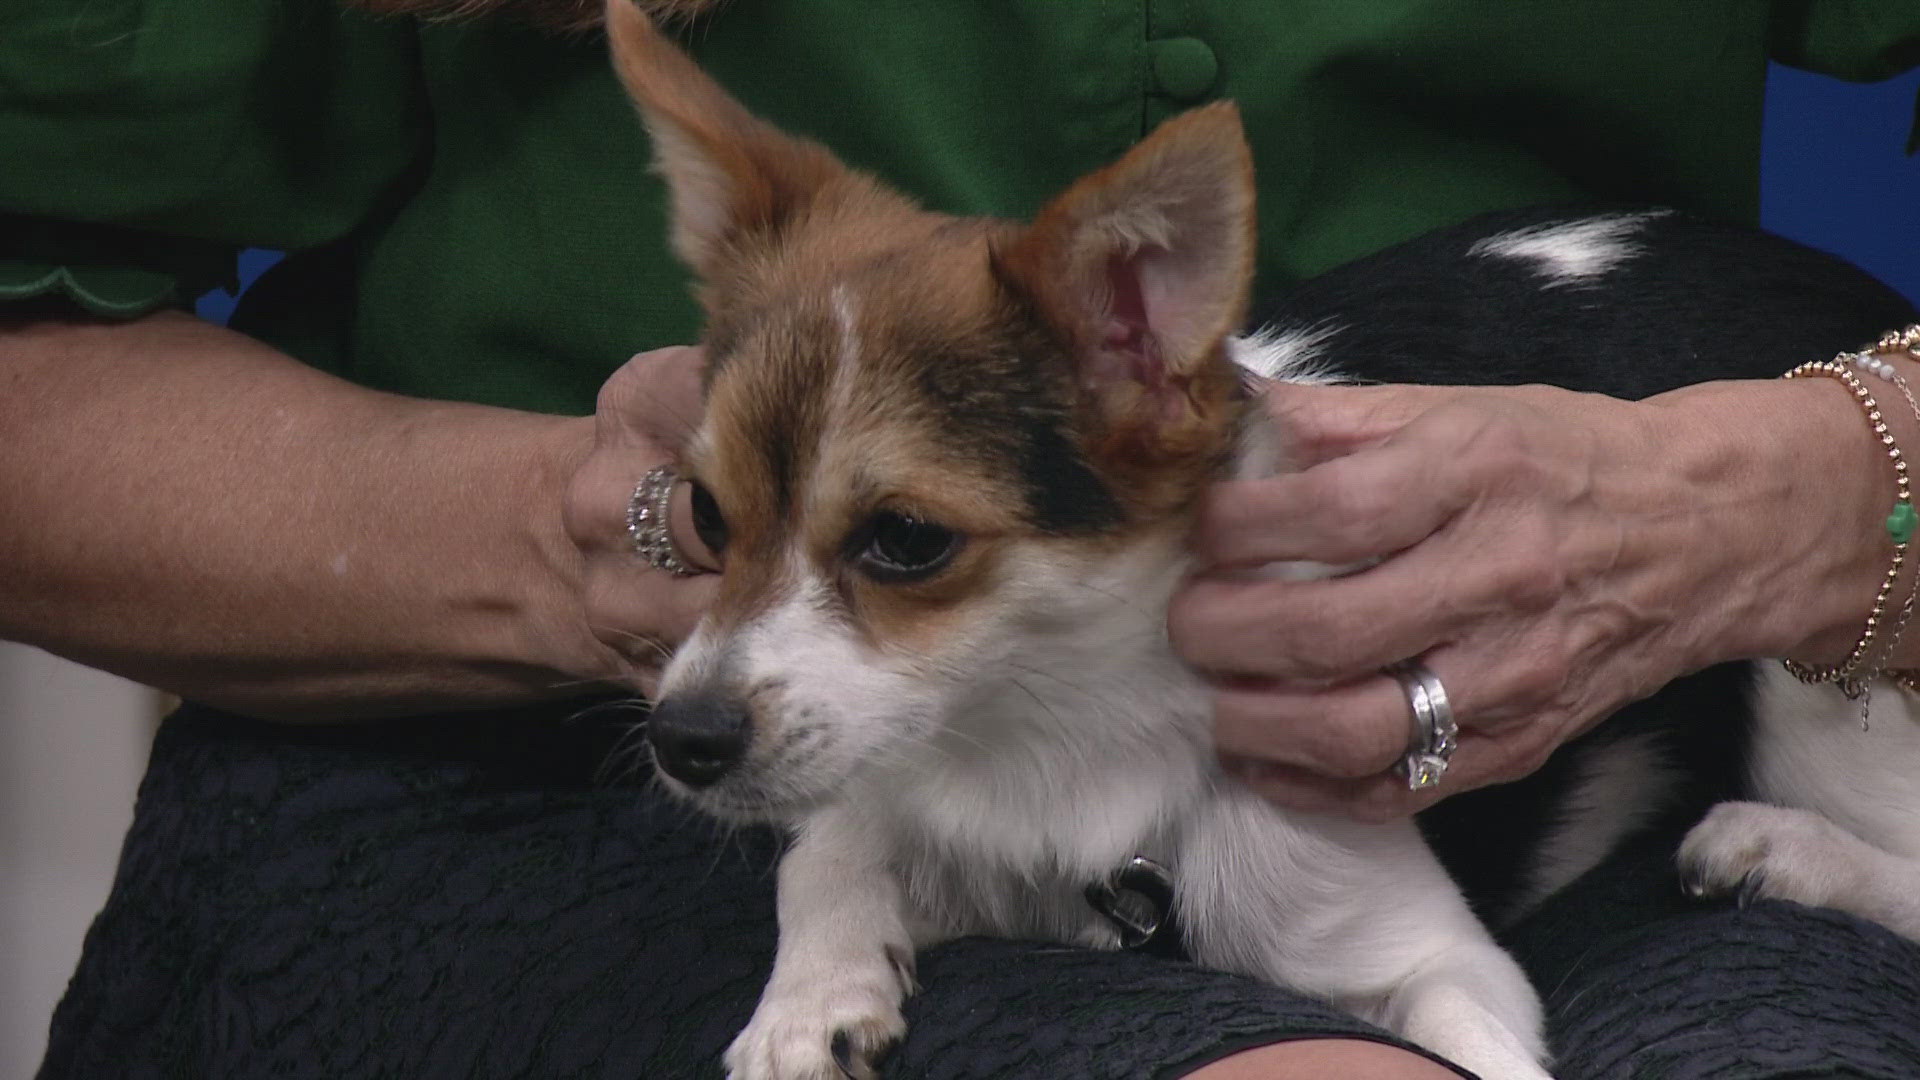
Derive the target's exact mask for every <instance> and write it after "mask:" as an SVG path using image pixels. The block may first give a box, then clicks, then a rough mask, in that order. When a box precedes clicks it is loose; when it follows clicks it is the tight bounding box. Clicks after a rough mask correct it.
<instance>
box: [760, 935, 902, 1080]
mask: <svg viewBox="0 0 1920 1080" xmlns="http://www.w3.org/2000/svg"><path fill="white" fill-rule="evenodd" d="M912 989H913V970H912V961H911V960H907V961H905V962H901V961H899V960H898V959H897V958H896V956H895V954H894V951H893V950H888V955H887V958H886V960H885V961H884V962H883V963H880V964H863V965H859V966H857V967H856V966H846V967H842V968H840V969H839V970H837V971H835V972H833V973H832V974H823V975H822V976H821V977H818V978H814V979H810V980H808V981H806V982H804V983H799V982H794V981H789V982H785V983H784V984H783V985H769V986H768V987H767V992H766V993H765V994H763V995H761V998H760V1005H759V1007H758V1008H756V1009H754V1011H753V1019H752V1020H751V1021H750V1022H749V1023H748V1024H747V1026H746V1028H745V1029H743V1030H742V1031H741V1032H740V1034H739V1036H738V1037H736V1038H735V1039H734V1040H733V1045H732V1046H729V1047H728V1048H727V1055H726V1064H727V1075H728V1077H729V1078H730V1080H843V1078H845V1077H853V1078H855V1080H871V1078H872V1077H873V1076H875V1075H876V1074H875V1071H874V1066H875V1063H876V1062H878V1061H879V1059H880V1056H881V1055H882V1054H884V1053H885V1052H886V1051H887V1049H888V1048H889V1047H891V1046H892V1045H893V1044H894V1043H896V1042H898V1041H899V1040H900V1037H901V1036H902V1035H905V1034H906V1031H907V1022H906V1019H905V1018H904V1017H902V1016H901V1015H900V1003H901V1002H902V1001H903V1000H905V998H906V996H907V994H908V993H910V992H911V991H912Z"/></svg>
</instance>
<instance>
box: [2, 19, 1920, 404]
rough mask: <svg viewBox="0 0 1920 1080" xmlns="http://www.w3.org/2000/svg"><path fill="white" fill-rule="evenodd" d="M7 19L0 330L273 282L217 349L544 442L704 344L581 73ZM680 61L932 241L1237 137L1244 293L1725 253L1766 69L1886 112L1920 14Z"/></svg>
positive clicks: (785, 46) (1470, 26)
mask: <svg viewBox="0 0 1920 1080" xmlns="http://www.w3.org/2000/svg"><path fill="white" fill-rule="evenodd" d="M4 9H5V10H4V12H0V300H9V299H20V298H26V297H34V296H41V295H45V294H55V295H64V296H65V297H67V298H70V299H71V300H72V301H73V302H75V303H78V304H79V305H81V306H83V307H85V308H87V309H88V310H90V311H93V312H95V313H98V314H104V315H112V316H126V315H133V314H137V313H141V312H144V311H148V310H151V309H153V308H155V307H157V306H161V305H165V304H169V303H178V302H181V301H182V300H183V299H186V298H190V297H192V296H194V295H196V294H197V293H198V292H199V291H201V290H203V289H205V288H207V287H211V286H213V285H217V284H220V283H221V282H223V281H225V280H226V279H227V278H228V277H229V275H230V274H231V267H232V257H233V253H234V251H235V249H237V248H240V247H244V246H263V247H273V248H282V249H286V250H288V251H289V252H291V257H290V258H289V259H288V260H287V262H286V263H285V264H283V266H282V267H281V268H280V269H277V270H276V271H275V272H274V273H272V274H270V275H269V277H268V280H267V282H266V283H265V284H264V285H263V286H262V287H261V288H260V289H259V290H258V291H257V294H256V295H254V296H252V297H250V300H249V303H248V304H247V305H246V306H244V307H243V309H242V312H241V316H240V319H239V320H238V321H239V323H240V324H241V325H243V326H244V327H245V328H246V329H249V330H250V331H252V332H254V333H256V334H259V335H260V336H262V337H264V338H266V339H268V340H270V341H273V342H275V343H276V344H279V345H280V346H281V347H283V348H287V349H288V350H290V351H292V352H294V353H295V354H296V355H299V356H302V357H304V358H306V359H307V360H309V361H310V362H313V363H316V364H320V365H322V366H325V367H328V368H330V369H332V370H336V371H338V372H340V373H342V374H344V375H347V376H348V377H350V378H353V379H356V380H358V381H361V382H364V383H366V384H369V385H372V386H377V387H381V388H385V389H390V390H396V391H400V392H403V393H409V394H418V395H426V396H434V397H447V398H460V399H465V400H473V401H484V402H490V403H496V404H502V405H511V406H518V407H521V408H530V409H539V410H547V411H564V412H585V411H588V410H590V409H591V407H592V403H593V398H594V392H595V390H596V389H597V387H598V385H599V383H600V382H601V380H602V379H603V378H604V377H605V376H606V374H607V373H608V372H610V371H611V370H612V369H613V368H614V367H616V366H617V365H618V364H619V363H621V362H622V361H623V360H624V359H625V358H626V357H627V356H628V355H630V354H631V353H633V352H635V351H637V350H639V349H642V348H647V347H652V346H657V345H662V344H668V343H674V342H684V341H689V340H691V339H692V338H693V337H694V335H695V333H696V330H697V326H698V315H697V312H696V311H695V309H694V307H693V305H692V303H691V302H690V300H689V298H688V290H687V282H686V279H685V275H684V273H683V272H682V271H681V269H680V268H679V267H678V266H676V265H675V264H674V263H673V262H672V260H671V258H670V257H669V256H668V255H667V254H666V252H665V248H664V245H663V238H664V224H663V220H662V213H663V202H664V200H663V193H662V190H661V187H660V183H659V181H658V179H657V178H655V177H654V176H653V175H652V174H651V173H650V172H649V171H648V169H647V159H648V151H647V146H646V140H645V136H644V135H643V133H642V131H641V129H640V126H639V123H638V121H637V119H636V118H635V116H634V114H633V111H632V109H631V108H630V107H629V105H628V104H627V102H626V101H625V99H624V98H623V97H622V96H621V94H620V91H619V89H618V87H617V86H616V84H615V82H614V80H613V78H612V76H611V74H610V72H609V69H608V65H607V62H606V58H605V55H604V46H603V44H602V42H601V41H600V40H599V39H598V38H597V36H595V37H577V38H561V37H554V36H544V35H542V34H540V33H538V32H535V31H532V30H527V29H523V28H521V27H519V26H517V25H515V24H513V23H512V22H510V21H507V20H504V19H494V20H491V21H487V22H479V23H464V24H463V23H426V24H422V23H417V22H415V21H412V20H406V19H381V18H376V17H372V16H368V15H364V14H359V13H355V12H350V11H345V10H342V9H340V8H338V7H336V6H335V5H334V4H332V3H330V2H322V0H225V2H221V3H208V2H206V0H89V2H87V3H84V4H83V3H74V2H72V0H7V2H6V3H5V5H4ZM685 38H686V40H687V41H688V42H689V43H690V45H691V47H692V49H693V51H694V52H695V54H696V55H697V56H698V58H699V59H700V60H701V62H702V63H703V64H705V65H706V66H707V67H708V69H709V70H711V71H713V72H714V73H715V74H716V75H717V76H718V77H719V78H720V79H721V81H722V82H724V83H725V84H726V85H727V86H729V87H730V88H731V89H732V90H733V91H734V92H735V93H737V94H738V95H739V96H740V97H741V98H742V99H743V100H744V101H746V102H747V104H748V105H749V107H751V108H753V109H754V110H756V111H758V112H759V113H761V114H762V115H764V116H767V117H768V118H770V119H772V120H774V121H775V122H776V123H778V124H780V125H782V126H784V127H786V128H788V129H790V130H794V131H798V132H803V133H806V134H810V135H813V136H815V137H817V138H819V139H820V140H821V141H823V142H825V143H826V144H827V145H828V146H830V147H832V148H833V149H834V150H836V151H837V152H838V153H840V155H841V156H842V157H843V158H844V159H846V160H847V161H849V162H851V163H853V164H855V165H859V166H862V167H865V168H868V169H871V170H873V171H875V172H877V173H879V174H880V175H882V176H884V177H885V178H887V179H888V180H890V181H892V182H893V183H895V184H896V185H898V186H900V187H902V188H904V189H905V190H907V191H909V192H911V193H913V194H914V195H916V196H917V197H919V198H920V199H922V200H923V201H924V202H926V203H927V204H929V205H931V206H933V207H935V208H937V209H941V210H947V211H953V212H961V213H992V214H1001V215H1013V216H1022V215H1027V214H1030V213H1031V212H1032V211H1033V210H1034V209H1035V208H1036V207H1037V206H1038V205H1039V203H1040V202H1041V201H1042V200H1044V199H1045V198H1046V197H1047V196H1048V195H1049V194H1050V193H1052V192H1053V191H1055V190H1056V189H1058V188H1060V187H1061V186H1063V185H1064V184H1065V183H1067V182H1068V181H1069V180H1071V179H1072V178H1073V177H1075V176H1076V175H1078V174H1080V173H1082V172H1085V171H1087V170H1089V169H1091V168H1094V167H1095V166H1098V165H1100V164H1102V163H1104V162H1106V161H1108V160H1110V159H1111V158H1113V157H1114V156H1115V155H1117V154H1119V153H1120V152H1121V151H1122V150H1123V149H1124V148H1126V147H1127V146H1128V145H1129V144H1130V143H1132V142H1133V141H1134V140H1136V139H1138V138H1139V137H1140V136H1141V135H1142V134H1143V133H1144V132H1146V131H1147V130H1148V129H1150V128H1151V127H1152V126H1153V125H1155V124H1156V123H1158V122H1159V121H1161V120H1163V119H1165V118H1166V117H1168V116H1170V115H1172V114H1174V113H1176V112H1178V111H1180V110H1181V109H1184V108H1187V107H1189V106H1191V105H1193V104H1195V103H1197V102H1200V101H1203V100H1208V99H1211V98H1218V97H1231V98H1233V99H1235V100H1237V101H1238V102H1239V103H1240V105H1241V108H1242V111H1243V114H1244V116H1245V118H1246V122H1247V127H1248V133H1249V135H1250V137H1251V141H1252V144H1253V147H1254V152H1255V157H1256V160H1257V165H1258V170H1259V183H1260V197H1261V203H1260V215H1261V244H1260V263H1259V269H1260V275H1261V286H1260V287H1261V288H1262V289H1263V290H1274V289H1278V288H1281V287H1284V285H1285V284H1286V283H1287V282H1289V281H1292V280H1297V279H1299V278H1300V277H1302V276H1305V275H1310V274H1313V273H1315V272H1318V271H1320V270H1324V269H1326V268H1328V267H1330V266H1333V265H1336V264H1338V263H1340V262H1343V261H1345V260H1348V259H1351V258H1354V257H1356V256H1358V255H1361V254H1364V253H1366V252H1368V251H1371V250H1374V249H1376V248H1378V247H1381V246H1382V245H1385V244H1389V243H1392V242H1394V241H1397V240H1401V239H1404V238H1406V237H1409V236H1412V235H1415V234H1417V233H1420V232H1423V231H1426V230H1428V229H1431V228H1434V227H1437V226H1439V225H1442V224H1446V223H1449V222H1453V221H1457V220H1459V219H1461V218H1463V217H1465V216H1468V215H1470V214H1473V213H1475V212H1478V211H1481V210H1486V209H1490V208H1495V207H1503V206H1513V205H1517V204H1525V203H1536V202H1544V201H1555V200H1602V201H1661V202H1668V203H1674V204H1679V205H1683V206H1688V207H1692V208H1695V209H1698V210H1702V211H1705V212H1708V213H1713V214H1718V215H1721V216H1724V217H1730V218H1734V219H1743V220H1751V219H1753V217H1754V216H1755V212H1756V207H1757V202H1758V189H1757V177H1756V174H1757V169H1758V158H1759V144H1760V108H1761V98H1762V84H1763V80H1764V77H1765V72H1766V64H1767V61H1768V60H1769V59H1770V58H1772V59H1778V60H1782V61H1785V62H1787V63H1791V64H1796V65H1800V66H1806V67H1813V68H1816V69H1819V70H1824V71H1828V72H1831V73H1834V74H1838V75H1842V76H1846V77H1850V78H1879V77H1883V76H1887V75H1892V74H1895V73H1897V72H1898V71H1900V70H1901V69H1903V68H1905V67H1908V66H1911V65H1914V64H1915V63H1920V3H1915V0H1799V2H1793V3H1784V2H1783V3H1765V2H1760V0H1715V2H1676V0H1614V2H1611V3H1609V2H1602V0H1551V2H1548V0H732V2H730V3H729V4H727V5H725V6H724V7H722V8H721V10H720V12H719V13H718V14H717V15H715V16H713V17H711V18H708V19H706V20H704V21H702V22H700V23H698V24H696V25H695V26H694V27H693V28H692V29H691V30H690V31H688V32H687V34H686V35H685Z"/></svg>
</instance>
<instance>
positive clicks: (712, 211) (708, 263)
mask: <svg viewBox="0 0 1920 1080" xmlns="http://www.w3.org/2000/svg"><path fill="white" fill-rule="evenodd" d="M607 38H608V42H609V44H610V46H611V49H612V53H613V66H614V70H615V71H616V72H618V73H619V76H620V81H621V83H622V84H623V85H624V86H625V87H626V88H627V94H628V96H630V97H632V98H633V101H634V104H635V105H637V106H639V108H640V115H641V118H642V119H643V120H644V121H645V122H646V126H647V134H648V135H649V136H650V137H651V138H652V140H653V148H654V167H655V168H656V169H657V170H658V171H659V172H660V174H661V175H662V176H664V177H665V178H666V181H667V186H668V189H669V191H670V193H671V197H672V204H673V220H672V240H673V248H674V251H675V252H676V253H677V254H678V255H679V256H680V258H681V259H682V260H683V261H684V262H685V263H686V264H687V266H688V267H689V268H690V269H692V270H693V271H694V273H695V274H697V275H699V276H700V277H701V278H702V279H704V280H706V281H709V282H710V281H712V280H714V279H715V278H716V277H718V276H720V274H721V273H722V271H723V269H724V267H725V264H726V262H727V261H728V259H729V258H730V257H732V256H734V255H738V254H741V253H743V252H744V251H747V250H751V249H752V248H753V247H755V246H756V245H759V244H764V243H767V242H769V241H771V240H773V239H774V238H775V237H777V236H778V234H779V233H780V231H781V230H782V229H783V227H785V226H786V225H788V224H789V223H791V221H792V220H793V218H794V217H795V216H797V215H799V214H801V213H804V212H806V210H807V209H808V208H809V207H810V206H812V205H813V204H814V203H815V201H816V200H817V199H818V198H819V197H820V196H821V194H822V193H823V192H824V191H825V190H826V189H828V188H829V187H831V186H832V185H834V184H835V183H837V182H840V181H843V180H846V179H847V178H848V177H849V173H848V170H847V169H846V167H845V166H843V165H841V164H840V162H839V160H838V159H836V158H835V157H834V156H833V155H832V154H831V153H830V152H828V151H827V149H826V148H825V147H822V146H820V145H819V144H818V143H814V142H809V141H807V140H805V139H799V138H795V137H793V136H791V135H787V134H784V133H782V132H781V131H779V130H778V129H776V128H775V127H773V125H771V124H768V123H767V122H766V121H764V120H761V119H760V118H759V117H756V116H754V115H753V114H752V113H750V112H748V111H747V110H746V108H745V107H744V106H742V105H741V104H740V103H739V102H737V101H735V100H734V99H733V98H732V97H730V96H728V94H727V92H726V91H725V90H723V89H721V87H720V85H719V84H718V83H716V82H714V81H713V79H711V78H710V77H708V75H707V74H706V72H704V71H701V70H700V67H699V65H697V64H695V63H694V62H693V59H692V58H691V57H689V56H687V54H686V53H684V52H681V51H680V49H679V48H678V47H677V46H675V45H674V44H673V43H672V42H671V41H669V40H667V38H666V37H665V36H664V35H663V34H661V33H660V31H659V30H657V29H656V28H655V27H654V25H653V23H652V22H651V21H650V20H649V19H648V18H647V16H646V15H644V14H642V13H641V11H640V9H639V8H638V7H636V6H634V4H633V2H632V0H607Z"/></svg>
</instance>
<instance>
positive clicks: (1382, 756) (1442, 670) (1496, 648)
mask: <svg viewBox="0 0 1920 1080" xmlns="http://www.w3.org/2000/svg"><path fill="white" fill-rule="evenodd" d="M1504 649H1505V645H1504V643H1497V644H1495V645H1493V646H1492V647H1491V648H1489V649H1486V650H1484V651H1480V652H1476V651H1475V650H1470V649H1465V648H1458V647H1447V648H1442V649H1436V650H1434V652H1432V653H1430V654H1429V655H1427V656H1425V657H1422V658H1421V663H1422V665H1423V666H1425V667H1426V668H1427V670H1428V671H1429V672H1430V673H1432V675H1433V676H1434V678H1436V679H1439V680H1440V682H1441V685H1442V686H1444V687H1445V688H1446V690H1447V698H1448V702H1449V705H1450V708H1451V711H1452V713H1453V716H1454V719H1455V722H1456V723H1457V724H1458V725H1459V726H1460V729H1461V731H1462V732H1463V733H1471V734H1473V735H1475V736H1477V737H1482V738H1497V739H1499V740H1500V741H1501V743H1502V745H1503V747H1505V748H1506V749H1507V750H1508V751H1509V753H1508V754H1507V756H1506V758H1505V760H1504V761H1503V764H1504V765H1510V766H1512V767H1513V768H1514V769H1516V770H1521V771H1523V772H1524V771H1530V770H1531V769H1532V768H1534V767H1538V765H1539V764H1540V763H1542V762H1544V761H1545V760H1546V757H1547V756H1548V755H1550V754H1551V753H1552V751H1553V749H1554V747H1556V746H1557V745H1558V744H1559V742H1560V740H1561V739H1562V738H1564V737H1565V736H1566V735H1568V734H1570V733H1571V729H1568V728H1566V726H1565V725H1564V723H1563V722H1562V721H1564V719H1565V716H1564V710H1562V709H1561V708H1559V707H1558V697H1557V694H1556V691H1557V690H1558V689H1559V688H1560V687H1559V685H1558V684H1557V683H1556V679H1557V678H1558V677H1557V676H1555V675H1545V676H1543V675H1541V674H1540V673H1538V672H1536V671H1534V670H1533V669H1532V667H1531V666H1530V665H1528V664H1526V663H1524V662H1522V663H1510V662H1507V661H1506V660H1505V658H1504V657H1503V656H1501V655H1499V654H1500V653H1501V652H1502V651H1503V650H1504ZM1489 653H1490V654H1493V655H1488V654H1489ZM1419 734H1420V733H1419V732H1417V731H1415V729H1414V718H1413V711H1412V706H1411V704H1410V703H1409V702H1408V700H1407V696H1406V691H1405V690H1404V689H1402V687H1401V685H1400V682H1399V680H1398V679H1396V678H1394V677H1393V676H1392V675H1390V674H1386V673H1377V674H1373V675H1370V676H1368V677H1366V678H1362V679H1356V680H1353V681H1352V682H1349V683H1345V684H1342V685H1340V686H1335V687H1331V688H1328V689H1324V690H1306V689H1300V688H1294V687H1288V686H1285V685H1281V684H1275V683H1253V682H1247V681H1241V682H1237V683H1227V684H1224V685H1221V686H1219V687H1217V688H1216V693H1215V697H1214V742H1215V744H1216V746H1218V748H1219V749H1220V750H1221V752H1222V753H1227V754H1231V755H1234V756H1236V757H1241V758H1249V759H1258V760H1262V761H1267V762H1270V763H1273V764H1278V765H1286V766H1290V767H1295V768H1299V769H1303V770H1306V771H1308V772H1311V773H1314V774H1316V775H1320V776H1326V777H1335V778H1345V779H1357V778H1362V777H1367V776H1374V775H1377V774H1380V773H1384V772H1386V771H1387V770H1389V769H1391V768H1392V767H1393V766H1394V765H1395V764H1397V763H1398V762H1399V761H1400V760H1401V759H1402V758H1403V757H1404V756H1405V754H1406V751H1407V749H1408V747H1409V746H1410V745H1411V744H1412V743H1413V742H1414V741H1415V739H1416V738H1417V737H1418V736H1419Z"/></svg>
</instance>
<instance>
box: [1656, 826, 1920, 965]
mask: <svg viewBox="0 0 1920 1080" xmlns="http://www.w3.org/2000/svg"><path fill="white" fill-rule="evenodd" d="M1680 874H1681V878H1682V880H1683V881H1685V882H1686V885H1687V889H1688V891H1690V892H1692V893H1694V894H1695V895H1698V896H1707V895H1713V894H1717V893H1727V892H1735V891H1738V892H1739V893H1740V894H1741V896H1742V897H1743V898H1744V897H1758V896H1764V897H1770V898H1773V899H1777V900H1791V901H1793V902H1794V903H1797V904H1806V905H1808V906H1809V907H1829V908H1837V909H1839V910H1841V911H1845V912H1848V913H1850V914H1853V915H1858V916H1860V917H1861V918H1863V919H1871V920H1872V921H1874V922H1877V923H1879V924H1881V925H1882V926H1885V927H1886V928H1888V929H1889V930H1892V931H1893V932H1895V933H1897V934H1900V935H1903V936H1905V937H1908V938H1912V939H1913V940H1915V941H1920V863H1916V862H1914V861H1913V860H1912V859H1904V858H1901V857H1900V856H1898V855H1893V854H1891V853H1889V852H1885V851H1882V850H1880V849H1879V848H1877V847H1874V846H1873V845H1872V844H1869V843H1867V842H1866V841H1865V840H1862V839H1860V838H1859V837H1857V836H1855V835H1854V834H1852V833H1850V832H1848V831H1847V830H1845V829H1843V828H1841V827H1840V826H1838V825H1835V824H1834V823H1833V822H1831V821H1828V820H1827V819H1826V818H1824V817H1822V816H1820V815H1819V814H1816V813H1814V812H1813V811H1811V810H1800V809H1796V808H1790V807H1785V806H1769V805H1767V804H1765V803H1753V802H1729V803H1721V804H1720V805H1719V806H1716V807H1714V808H1713V811H1712V812H1711V813H1709V814H1708V815H1707V816H1706V817H1705V818H1704V819H1702V820H1701V822H1700V824H1698V825H1695V826H1694V827H1693V831H1692V832H1690V833H1688V834H1687V839H1686V841H1685V842H1684V843H1682V844H1681V845H1680Z"/></svg>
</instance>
